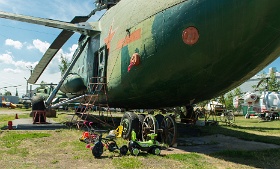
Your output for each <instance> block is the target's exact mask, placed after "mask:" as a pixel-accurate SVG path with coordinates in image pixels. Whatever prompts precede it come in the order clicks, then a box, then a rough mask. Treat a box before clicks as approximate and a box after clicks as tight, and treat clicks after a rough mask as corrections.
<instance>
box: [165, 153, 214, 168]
mask: <svg viewBox="0 0 280 169" xmlns="http://www.w3.org/2000/svg"><path fill="white" fill-rule="evenodd" d="M165 158H167V159H172V160H175V161H179V162H183V163H184V164H185V166H186V167H187V168H211V165H210V164H209V163H208V162H207V161H205V158H204V157H203V156H202V155H200V154H197V153H188V154H170V155H166V156H165Z"/></svg>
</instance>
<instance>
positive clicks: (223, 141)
mask: <svg viewBox="0 0 280 169" xmlns="http://www.w3.org/2000/svg"><path fill="white" fill-rule="evenodd" d="M271 148H280V146H279V145H275V144H267V143H261V142H255V141H245V140H241V139H238V138H235V137H230V136H225V135H221V134H216V135H211V136H204V137H191V138H178V139H177V147H170V148H167V149H166V150H162V152H161V154H178V153H189V152H197V153H203V154H211V153H215V152H220V151H224V150H264V149H271Z"/></svg>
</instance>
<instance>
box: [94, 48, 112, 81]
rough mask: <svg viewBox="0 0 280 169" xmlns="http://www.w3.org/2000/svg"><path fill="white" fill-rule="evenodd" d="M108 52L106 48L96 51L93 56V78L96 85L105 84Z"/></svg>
mask: <svg viewBox="0 0 280 169" xmlns="http://www.w3.org/2000/svg"><path fill="white" fill-rule="evenodd" d="M107 60H108V50H107V47H106V46H103V47H101V48H99V49H98V51H96V52H95V54H94V73H93V74H94V77H95V80H94V81H95V82H97V83H106V82H107V80H106V73H107V71H106V70H107Z"/></svg>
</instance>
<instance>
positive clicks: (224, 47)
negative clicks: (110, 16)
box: [107, 0, 280, 108]
mask: <svg viewBox="0 0 280 169" xmlns="http://www.w3.org/2000/svg"><path fill="white" fill-rule="evenodd" d="M191 2H192V3H191ZM196 2H197V3H194V1H190V2H189V1H186V2H184V3H180V4H177V5H175V6H173V7H170V8H167V9H165V10H163V11H161V12H159V13H157V14H156V15H154V16H151V17H150V18H148V19H146V20H144V21H143V22H141V23H139V24H138V25H136V26H135V27H133V28H131V29H130V31H131V32H130V33H133V32H134V31H136V30H139V29H141V34H140V36H141V37H140V38H139V39H140V40H136V41H134V42H132V43H128V44H125V45H123V46H121V48H120V49H119V50H120V52H118V53H120V56H118V59H119V60H120V63H121V64H120V67H119V68H115V67H114V69H115V70H118V71H115V72H119V73H120V75H119V76H117V74H116V75H115V76H112V74H114V73H115V72H114V71H110V69H113V68H112V66H110V60H109V61H108V62H109V63H108V65H109V66H108V70H109V71H108V74H107V75H108V77H109V81H110V82H109V84H108V86H109V88H108V89H109V102H110V104H111V105H112V106H115V107H118V106H120V105H126V106H127V107H132V108H133V107H134V108H152V107H161V106H162V105H165V106H175V105H180V104H181V105H183V104H187V103H189V101H190V100H195V101H202V100H205V99H210V98H212V97H213V96H217V95H219V94H222V93H223V92H226V91H228V90H229V89H231V88H233V87H236V86H238V85H239V84H241V83H242V82H243V81H245V80H247V79H248V78H250V77H251V76H253V75H254V74H256V73H257V72H258V71H260V70H261V69H262V68H263V67H264V66H266V65H267V64H269V63H270V62H272V61H273V60H274V59H276V58H277V57H278V55H279V53H280V48H279V45H280V32H279V31H278V30H279V28H280V19H279V18H280V16H279V15H280V14H279V12H277V8H276V6H278V5H280V2H279V1H273V3H271V2H266V1H262V0H258V1H236V0H228V1H222V0H219V1H214V2H213V1H196ZM150 23H151V25H150ZM189 28H192V29H195V30H196V33H193V34H191V33H190V34H189V36H193V39H194V40H193V41H192V39H190V41H192V42H191V43H189V42H187V41H186V38H187V37H188V36H187V37H184V36H185V35H184V34H186V31H189V30H190V29H189ZM111 48H112V46H111ZM110 50H111V49H110ZM114 52H115V53H117V51H113V52H112V53H114ZM135 53H138V54H139V55H140V64H139V65H138V66H134V67H132V68H131V70H130V71H128V67H129V65H130V59H131V56H132V55H133V54H135ZM110 77H111V78H110ZM112 77H114V78H112ZM116 77H118V78H116Z"/></svg>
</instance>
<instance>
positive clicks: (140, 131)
mask: <svg viewBox="0 0 280 169" xmlns="http://www.w3.org/2000/svg"><path fill="white" fill-rule="evenodd" d="M138 119H139V132H138V133H137V136H136V138H137V139H138V140H142V125H143V121H144V119H145V114H138Z"/></svg>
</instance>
